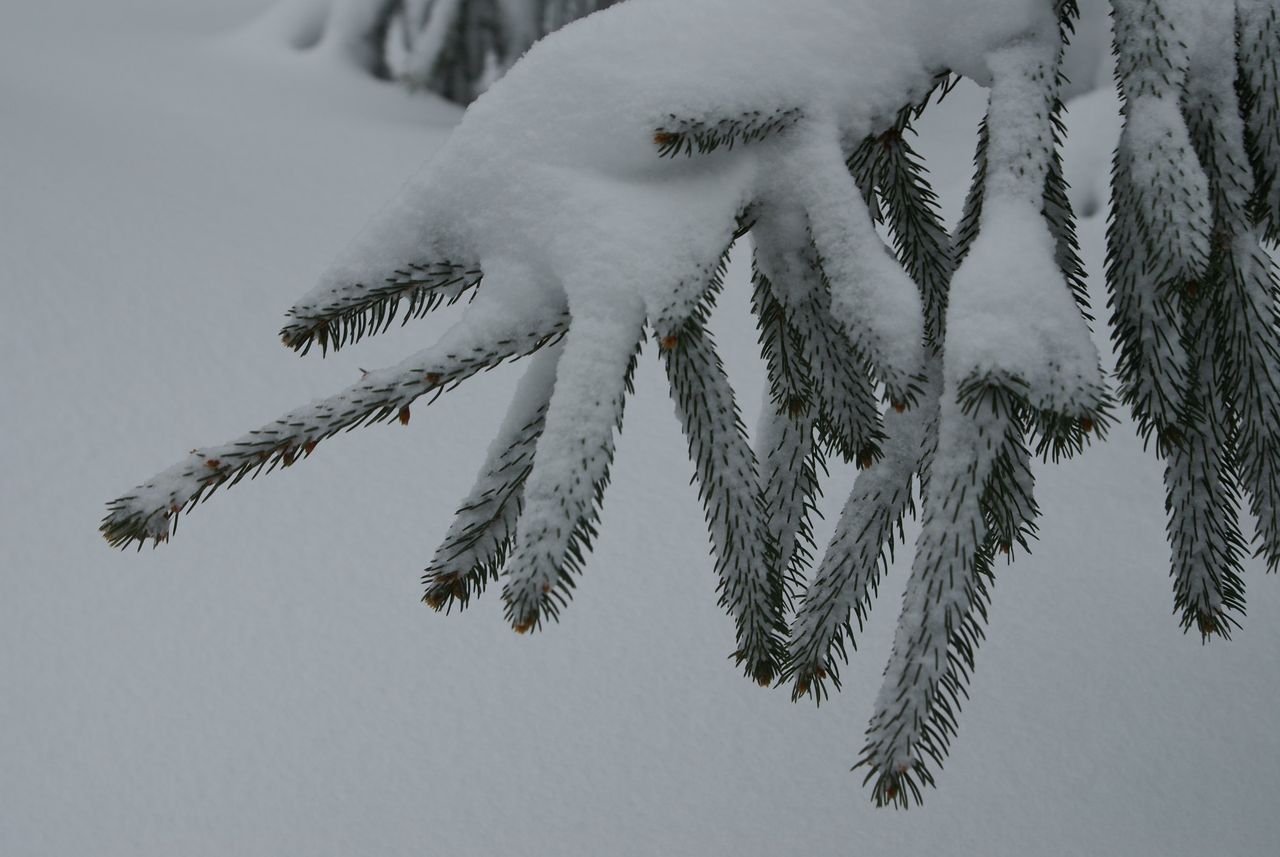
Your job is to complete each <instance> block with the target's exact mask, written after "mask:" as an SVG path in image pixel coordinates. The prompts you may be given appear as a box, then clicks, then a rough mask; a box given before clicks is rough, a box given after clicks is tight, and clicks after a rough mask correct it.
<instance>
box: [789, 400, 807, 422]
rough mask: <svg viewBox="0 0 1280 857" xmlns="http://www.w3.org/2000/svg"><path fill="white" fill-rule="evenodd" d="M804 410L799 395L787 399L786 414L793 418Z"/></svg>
mask: <svg viewBox="0 0 1280 857" xmlns="http://www.w3.org/2000/svg"><path fill="white" fill-rule="evenodd" d="M804 412H805V403H804V399H802V398H800V397H799V396H792V397H791V398H790V399H788V400H787V416H789V417H791V418H792V419H795V418H796V417H799V416H801V415H802V414H803V413H804Z"/></svg>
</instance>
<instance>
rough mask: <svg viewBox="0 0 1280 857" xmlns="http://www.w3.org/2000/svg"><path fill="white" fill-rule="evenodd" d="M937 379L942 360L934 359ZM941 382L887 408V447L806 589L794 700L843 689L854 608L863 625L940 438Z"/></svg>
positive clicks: (862, 479)
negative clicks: (915, 403)
mask: <svg viewBox="0 0 1280 857" xmlns="http://www.w3.org/2000/svg"><path fill="white" fill-rule="evenodd" d="M927 366H928V367H929V368H928V369H927V371H928V372H929V375H930V377H931V378H933V379H936V378H937V377H938V373H939V372H940V370H941V366H940V365H939V362H938V361H937V359H936V358H934V359H932V360H930V362H929V364H927ZM937 392H938V389H937V382H936V380H934V381H933V382H931V383H929V384H928V385H927V386H926V387H925V395H924V401H923V403H922V404H921V405H920V406H919V407H918V408H916V409H913V410H911V411H906V412H897V411H894V412H891V413H889V414H887V415H886V416H885V429H886V434H887V436H888V439H887V441H886V442H885V447H884V451H885V455H884V458H883V459H881V460H880V461H877V462H875V463H874V464H873V465H872V466H871V467H869V468H867V469H865V470H863V471H862V472H861V473H859V474H858V478H857V480H856V481H855V482H854V485H853V491H852V492H850V494H849V499H848V500H847V501H846V502H845V505H844V509H843V510H842V511H841V513H840V520H839V521H838V522H837V523H836V528H835V532H834V533H833V535H832V536H831V541H830V542H829V543H828V545H827V549H826V551H825V552H824V553H823V556H822V562H821V563H820V564H819V566H818V569H817V571H816V572H815V574H814V576H813V580H812V581H811V582H810V584H809V586H808V588H807V589H806V591H805V593H804V598H803V599H802V601H801V604H800V608H799V610H798V611H797V613H796V617H795V619H794V621H793V622H792V627H791V643H790V645H789V647H788V658H787V663H786V665H785V667H784V669H783V676H782V677H783V679H784V680H788V681H791V682H793V684H792V689H791V698H792V700H798V699H799V698H800V697H802V696H812V697H813V699H814V701H815V702H817V703H819V704H821V702H822V701H823V699H825V698H826V696H827V687H826V682H827V680H828V679H830V681H831V684H832V685H833V686H834V688H835V689H836V690H837V691H838V690H840V670H839V663H837V657H838V658H839V662H841V663H848V660H849V657H848V651H847V648H846V645H845V643H846V640H847V641H848V644H849V647H851V648H853V649H856V648H857V640H856V637H855V636H854V632H853V628H852V625H851V623H850V615H851V614H852V615H853V616H854V617H855V618H856V620H857V623H858V630H859V631H861V630H862V627H863V624H864V622H865V621H866V618H867V616H868V614H869V613H870V610H871V603H872V600H873V599H874V598H875V596H876V594H877V592H878V590H879V586H880V578H881V576H882V575H883V574H884V573H885V572H886V571H887V570H888V567H889V564H890V563H891V562H892V561H893V556H894V545H895V543H896V542H897V541H899V540H902V539H903V538H904V534H903V520H904V518H905V516H906V515H908V514H911V515H914V514H915V508H914V503H913V501H912V495H911V482H912V479H913V477H914V476H915V475H916V474H917V473H918V472H921V471H923V470H925V469H926V468H927V462H928V460H929V459H930V458H931V457H932V454H933V448H932V447H933V444H934V443H936V439H937V396H936V395H932V394H934V393H937Z"/></svg>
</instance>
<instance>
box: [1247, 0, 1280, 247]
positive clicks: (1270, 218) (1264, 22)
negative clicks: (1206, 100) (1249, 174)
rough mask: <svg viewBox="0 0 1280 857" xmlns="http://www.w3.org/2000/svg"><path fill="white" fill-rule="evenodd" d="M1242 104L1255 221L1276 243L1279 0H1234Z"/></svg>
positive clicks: (1279, 237)
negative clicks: (1252, 179)
mask: <svg viewBox="0 0 1280 857" xmlns="http://www.w3.org/2000/svg"><path fill="white" fill-rule="evenodd" d="M1236 39H1237V43H1238V45H1239V57H1238V59H1239V61H1238V66H1239V71H1240V79H1239V86H1240V93H1241V108H1242V111H1243V113H1244V115H1245V122H1246V128H1247V134H1246V136H1245V140H1246V143H1247V146H1248V150H1249V159H1250V162H1251V163H1252V165H1253V172H1254V177H1255V180H1256V187H1255V190H1254V195H1253V199H1252V200H1251V205H1252V214H1253V220H1254V223H1256V224H1257V225H1258V226H1259V227H1261V228H1262V230H1263V233H1264V234H1265V235H1266V236H1267V239H1268V240H1269V241H1271V242H1272V243H1277V242H1280V4H1277V3H1276V0H1236Z"/></svg>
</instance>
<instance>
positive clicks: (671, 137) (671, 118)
mask: <svg viewBox="0 0 1280 857" xmlns="http://www.w3.org/2000/svg"><path fill="white" fill-rule="evenodd" d="M803 117H804V114H803V112H802V111H801V110H800V108H798V107H787V108H779V109H776V110H773V111H770V112H767V113H762V112H760V111H758V110H752V111H749V112H747V113H744V114H742V115H741V116H734V117H724V118H721V119H717V120H715V121H714V122H708V121H704V120H701V119H691V118H689V117H683V116H677V115H676V114H674V113H672V114H669V115H668V116H667V118H666V119H665V120H664V121H663V123H662V124H661V125H659V126H658V127H657V128H655V129H654V132H653V144H654V145H655V146H657V147H658V155H659V156H660V157H663V158H674V157H677V156H679V155H685V156H692V155H694V154H695V153H696V154H699V155H705V154H707V153H708V152H714V151H715V150H717V149H721V148H726V149H732V148H733V147H734V146H739V145H748V144H751V143H755V142H757V141H759V140H763V139H765V138H766V137H770V136H772V135H774V134H777V133H780V132H782V131H785V130H787V129H788V128H790V127H792V126H793V125H795V124H797V123H798V122H799V121H800V120H801V119H802V118H803Z"/></svg>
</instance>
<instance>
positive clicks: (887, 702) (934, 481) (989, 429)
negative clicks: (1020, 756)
mask: <svg viewBox="0 0 1280 857" xmlns="http://www.w3.org/2000/svg"><path fill="white" fill-rule="evenodd" d="M941 403H942V404H941V408H942V409H941V412H940V415H939V433H938V447H937V452H936V454H935V455H934V457H933V463H932V466H931V468H930V474H929V481H928V486H927V488H926V493H925V500H924V518H923V526H922V530H921V534H920V539H919V541H918V542H917V544H916V557H915V562H914V564H913V567H912V573H911V578H910V579H909V580H908V583H907V589H906V593H905V595H904V597H903V607H902V614H901V617H900V619H899V623H898V630H897V633H896V635H895V637H894V645H893V654H892V656H891V657H890V660H889V666H888V668H887V669H886V672H885V678H884V683H883V685H882V686H881V690H880V694H879V696H878V697H877V700H876V705H875V713H874V714H873V715H872V718H871V722H870V725H869V726H868V729H867V743H866V745H865V747H864V749H863V752H862V755H861V757H860V759H859V761H858V764H857V766H855V767H866V768H867V769H868V771H867V777H866V781H868V782H871V781H874V784H873V788H872V800H873V801H874V802H875V803H876V804H877V805H878V806H885V805H889V804H892V805H895V806H899V807H902V808H906V807H907V806H909V805H910V804H911V802H913V801H914V802H916V803H919V802H920V800H921V798H922V794H921V791H920V788H921V786H923V785H932V784H933V782H934V777H933V768H932V767H931V763H932V765H941V764H942V761H943V759H944V758H945V757H946V754H947V749H948V746H949V744H950V740H951V738H952V737H953V736H954V735H955V731H956V723H957V721H956V718H957V715H958V714H959V709H960V704H961V702H962V700H963V698H964V697H965V695H966V690H965V686H966V683H967V681H968V678H969V675H970V673H971V672H972V670H973V666H974V657H975V653H976V649H977V646H978V643H979V642H980V641H981V640H982V637H983V632H982V622H983V621H985V618H986V612H987V605H988V602H989V595H988V584H989V580H990V578H991V567H990V566H991V551H992V539H991V533H990V531H989V529H988V526H987V522H986V509H985V508H984V507H985V504H984V502H983V499H982V498H983V495H984V494H986V492H987V491H988V490H989V489H990V487H991V479H992V473H993V470H994V467H995V465H996V462H997V460H998V457H999V449H1000V447H1001V445H1002V443H1003V442H1004V439H1005V438H1007V437H1010V436H1012V435H1013V433H1014V432H1016V430H1017V429H1016V407H1017V405H1016V402H1014V400H1013V399H1012V398H1011V397H1009V396H1007V395H1005V394H1004V393H1003V392H1002V391H1000V390H999V389H993V390H992V391H991V393H990V395H987V396H985V397H983V399H982V400H981V401H980V402H978V403H977V404H978V407H976V408H974V409H973V410H972V411H971V412H969V413H965V412H964V411H963V410H962V408H961V405H960V402H959V391H958V390H957V389H956V388H955V387H951V386H949V387H946V388H944V390H943V394H942V398H941Z"/></svg>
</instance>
